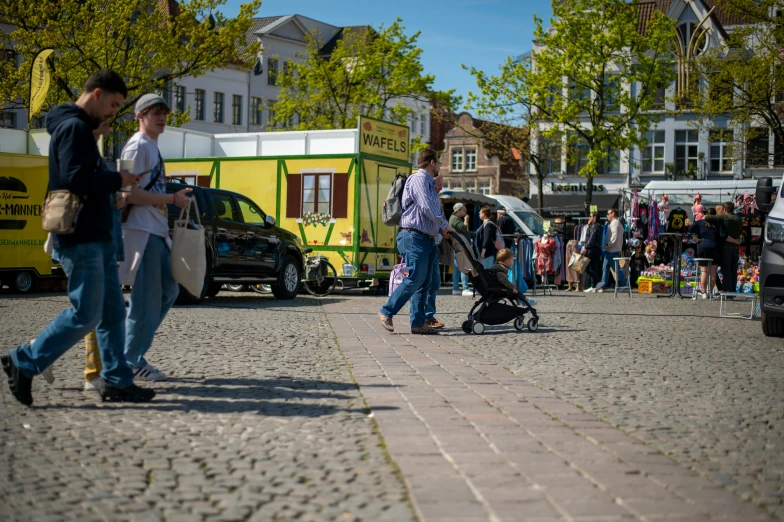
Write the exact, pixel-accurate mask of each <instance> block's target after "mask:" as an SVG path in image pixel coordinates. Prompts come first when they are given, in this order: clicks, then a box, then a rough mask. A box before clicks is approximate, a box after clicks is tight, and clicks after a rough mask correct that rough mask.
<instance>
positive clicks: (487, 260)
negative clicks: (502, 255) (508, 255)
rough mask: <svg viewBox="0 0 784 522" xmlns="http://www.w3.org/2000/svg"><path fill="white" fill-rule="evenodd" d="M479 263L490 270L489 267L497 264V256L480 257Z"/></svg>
mask: <svg viewBox="0 0 784 522" xmlns="http://www.w3.org/2000/svg"><path fill="white" fill-rule="evenodd" d="M479 264H480V265H482V266H483V267H485V268H487V269H488V270H489V269H491V268H493V265H494V264H495V256H490V257H480V258H479Z"/></svg>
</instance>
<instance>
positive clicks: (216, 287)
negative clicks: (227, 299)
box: [204, 283, 223, 297]
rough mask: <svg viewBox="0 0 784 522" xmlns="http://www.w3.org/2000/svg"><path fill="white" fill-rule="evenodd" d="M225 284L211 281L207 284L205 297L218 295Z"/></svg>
mask: <svg viewBox="0 0 784 522" xmlns="http://www.w3.org/2000/svg"><path fill="white" fill-rule="evenodd" d="M222 286H223V285H222V284H220V283H210V284H209V285H207V291H206V292H205V293H204V297H215V296H216V295H218V292H220V291H221V287H222Z"/></svg>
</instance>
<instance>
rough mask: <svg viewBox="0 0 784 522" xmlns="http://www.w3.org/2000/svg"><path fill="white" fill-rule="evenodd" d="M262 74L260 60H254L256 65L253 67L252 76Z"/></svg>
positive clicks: (262, 69)
mask: <svg viewBox="0 0 784 522" xmlns="http://www.w3.org/2000/svg"><path fill="white" fill-rule="evenodd" d="M263 72H264V67H263V66H262V65H261V58H259V59H258V60H256V65H254V66H253V76H259V75H260V74H261V73H263Z"/></svg>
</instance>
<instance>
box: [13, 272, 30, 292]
mask: <svg viewBox="0 0 784 522" xmlns="http://www.w3.org/2000/svg"><path fill="white" fill-rule="evenodd" d="M34 285H35V276H34V275H33V274H32V273H30V272H27V271H23V272H17V274H16V277H15V278H14V290H16V291H17V292H20V293H22V294H26V293H27V292H29V291H30V290H32V289H33V286H34Z"/></svg>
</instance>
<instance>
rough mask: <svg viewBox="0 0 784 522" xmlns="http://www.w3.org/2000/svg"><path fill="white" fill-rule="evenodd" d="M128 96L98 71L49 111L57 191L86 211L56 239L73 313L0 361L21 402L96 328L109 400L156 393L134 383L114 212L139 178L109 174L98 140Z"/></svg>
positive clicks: (117, 81) (52, 185)
mask: <svg viewBox="0 0 784 522" xmlns="http://www.w3.org/2000/svg"><path fill="white" fill-rule="evenodd" d="M127 95H128V91H127V89H126V87H125V83H124V82H123V80H122V78H120V76H119V75H117V73H115V72H113V71H109V70H101V71H98V72H96V73H93V74H92V75H91V76H90V77H89V78H88V79H87V83H86V84H85V86H84V91H83V92H82V95H81V96H80V97H79V99H78V100H76V103H66V104H65V105H61V106H59V107H55V108H54V109H52V110H51V111H49V115H48V117H47V125H46V130H47V131H48V132H49V134H51V141H50V143H49V190H63V189H65V190H68V191H70V192H71V193H73V194H76V195H78V196H79V197H80V199H81V201H82V203H83V208H82V210H81V212H80V214H79V216H78V220H77V223H76V230H75V231H74V232H73V234H68V235H55V236H53V243H54V253H53V256H52V257H53V259H55V260H56V261H58V262H59V263H60V264H61V265H62V267H63V270H64V271H65V273H66V275H67V276H68V298H69V299H70V301H71V306H72V308H69V309H67V310H64V311H63V312H62V313H61V314H60V315H58V316H57V318H55V320H54V321H52V322H51V323H50V324H49V326H47V327H46V329H45V330H44V331H43V333H41V334H40V335H38V337H36V339H35V341H34V342H33V343H32V344H24V345H21V346H19V347H18V348H16V349H14V350H11V352H10V353H9V354H8V355H7V356H3V357H0V362H2V365H3V370H4V371H5V373H6V374H7V375H8V384H9V386H10V388H11V393H13V395H14V397H16V399H17V400H18V401H19V402H21V403H22V404H25V405H27V406H31V405H32V404H33V396H32V393H31V387H32V381H33V377H34V376H36V375H38V374H40V373H41V372H42V371H43V370H44V369H46V368H48V367H49V366H51V364H52V363H53V362H54V361H56V360H57V359H58V358H59V357H60V356H61V355H62V354H63V353H65V352H66V351H67V350H68V349H69V348H71V347H72V346H73V345H74V344H76V343H77V342H79V341H80V340H81V339H82V338H84V336H85V335H87V334H88V333H89V332H90V331H92V330H96V332H97V335H98V346H99V349H100V352H101V360H102V362H103V371H102V372H101V378H102V382H101V389H100V393H101V398H102V399H103V400H112V401H127V402H144V401H149V400H151V399H152V398H153V397H154V396H155V392H154V391H153V390H149V389H143V388H139V387H138V386H136V385H134V384H133V374H132V373H131V370H130V368H129V367H128V364H127V363H126V361H125V355H124V347H125V302H124V299H123V296H122V290H121V288H120V280H119V276H118V273H117V258H116V257H115V246H114V242H113V240H112V227H113V219H112V218H113V211H112V202H111V198H110V197H109V194H111V193H113V192H117V191H118V190H119V189H120V187H124V186H128V185H131V184H132V183H134V182H135V181H137V180H138V178H139V176H134V175H132V174H130V173H128V172H125V171H123V172H121V173H118V172H110V171H109V172H107V171H106V170H105V169H104V168H103V167H102V163H101V156H100V153H99V151H98V147H97V145H96V142H95V138H94V136H93V130H94V129H96V128H97V127H98V126H99V125H100V123H101V121H103V120H106V119H110V118H112V117H114V116H115V115H116V114H117V110H118V109H119V108H120V105H121V104H122V103H123V101H124V100H125V97H126V96H127Z"/></svg>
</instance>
